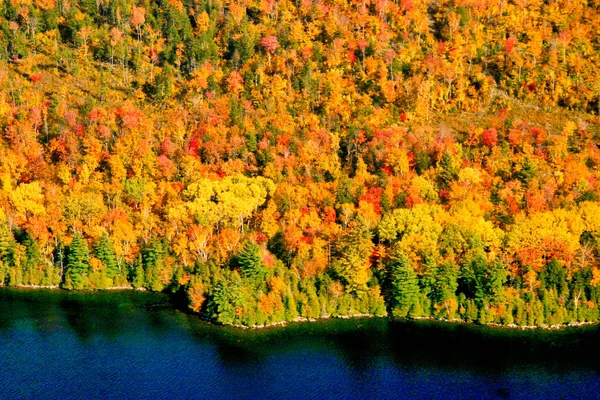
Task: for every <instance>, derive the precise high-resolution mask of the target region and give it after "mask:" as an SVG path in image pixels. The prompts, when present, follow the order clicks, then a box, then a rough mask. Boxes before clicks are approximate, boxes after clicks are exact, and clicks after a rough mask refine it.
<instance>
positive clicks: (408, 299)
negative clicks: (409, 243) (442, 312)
mask: <svg viewBox="0 0 600 400" xmlns="http://www.w3.org/2000/svg"><path fill="white" fill-rule="evenodd" d="M388 268H389V273H390V280H391V294H392V296H393V303H392V304H393V306H392V313H393V314H394V315H396V316H399V317H406V316H409V315H410V316H412V314H414V312H415V311H416V309H417V308H418V306H419V296H420V293H419V284H418V280H417V274H416V273H415V270H414V268H413V266H412V263H411V262H410V259H409V258H408V257H407V256H406V255H404V254H398V255H396V256H395V257H394V258H393V259H392V261H391V262H390V263H389V267H388Z"/></svg>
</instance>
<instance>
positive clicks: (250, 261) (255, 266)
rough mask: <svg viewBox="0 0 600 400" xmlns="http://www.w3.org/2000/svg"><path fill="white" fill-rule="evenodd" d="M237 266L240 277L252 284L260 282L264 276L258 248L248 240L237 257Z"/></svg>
mask: <svg viewBox="0 0 600 400" xmlns="http://www.w3.org/2000/svg"><path fill="white" fill-rule="evenodd" d="M238 264H239V266H240V272H241V273H242V277H244V278H248V279H250V280H251V281H253V282H260V281H262V279H263V278H264V276H265V273H266V271H265V267H264V265H263V263H262V259H261V257H260V247H259V246H258V245H257V244H256V243H254V242H253V241H251V240H249V241H247V242H246V244H245V245H244V247H243V248H242V250H241V251H240V254H239V255H238Z"/></svg>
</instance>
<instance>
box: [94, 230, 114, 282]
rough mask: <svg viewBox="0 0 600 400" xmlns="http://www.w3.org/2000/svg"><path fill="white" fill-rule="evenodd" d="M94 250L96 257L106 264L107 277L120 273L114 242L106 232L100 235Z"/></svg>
mask: <svg viewBox="0 0 600 400" xmlns="http://www.w3.org/2000/svg"><path fill="white" fill-rule="evenodd" d="M94 250H95V256H96V258H98V259H99V260H100V261H102V264H103V265H104V268H105V270H106V276H107V277H109V278H111V279H112V278H113V277H114V276H115V275H117V274H119V272H120V271H119V266H118V264H117V256H116V254H115V250H114V249H113V245H112V242H111V241H110V239H109V238H108V235H107V234H106V233H105V234H103V235H102V236H100V239H99V240H98V243H97V244H96V248H95V249H94Z"/></svg>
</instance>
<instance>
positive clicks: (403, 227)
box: [0, 0, 600, 325]
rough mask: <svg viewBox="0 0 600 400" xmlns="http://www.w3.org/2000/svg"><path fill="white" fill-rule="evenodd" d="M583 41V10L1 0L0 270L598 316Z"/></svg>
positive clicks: (231, 301) (441, 307)
mask: <svg viewBox="0 0 600 400" xmlns="http://www.w3.org/2000/svg"><path fill="white" fill-rule="evenodd" d="M599 30H600V5H598V4H597V2H593V1H589V2H577V1H549V2H541V1H529V2H519V1H517V2H512V1H510V2H502V1H491V0H490V1H485V0H483V1H479V2H473V1H446V0H444V1H435V2H433V1H417V0H412V1H410V0H409V1H396V2H394V1H372V0H363V1H359V2H357V1H348V0H336V1H333V0H322V1H312V0H303V1H291V0H280V1H277V0H275V1H255V0H236V1H230V0H220V1H216V0H215V1H208V0H173V1H154V2H147V1H132V0H124V1H120V2H110V1H109V2H89V1H81V0H73V1H69V2H55V1H53V0H44V1H37V2H31V1H5V2H3V3H2V4H1V5H0V44H1V46H0V283H1V284H4V285H15V286H19V285H41V286H60V287H63V288H66V289H104V288H109V287H123V288H146V289H149V290H154V291H169V292H177V291H182V292H185V293H186V294H187V296H188V299H189V302H190V307H191V308H192V309H193V310H194V311H197V312H200V313H203V314H204V315H207V316H209V317H210V318H212V319H214V320H216V321H219V322H222V323H228V324H244V325H261V324H264V323H270V322H278V321H284V320H293V319H295V318H297V317H303V318H318V317H321V316H325V315H333V316H337V315H353V314H386V313H389V314H391V315H394V316H400V317H420V316H435V317H439V318H448V319H453V318H460V319H463V320H467V321H477V322H480V323H487V322H498V323H504V324H510V323H516V324H519V325H550V324H561V323H566V322H571V321H597V320H598V319H600V314H599V311H598V307H596V305H597V304H598V302H599V301H600V290H599V287H600V283H599V282H600V273H599V272H598V271H599V269H598V268H599V265H598V260H599V257H600V249H599V247H598V246H599V245H600V242H599V240H600V205H599V204H598V198H599V197H598V195H599V190H600V174H599V172H598V166H599V165H600V149H599V148H598V146H599V144H600V129H599V123H600V75H599V74H598V73H597V66H598V65H599V64H600V42H599V41H598V40H597V32H598V31H599Z"/></svg>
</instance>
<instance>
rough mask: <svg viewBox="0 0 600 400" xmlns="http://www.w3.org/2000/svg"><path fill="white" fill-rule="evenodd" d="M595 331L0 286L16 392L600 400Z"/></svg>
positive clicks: (0, 353) (0, 343)
mask: <svg viewBox="0 0 600 400" xmlns="http://www.w3.org/2000/svg"><path fill="white" fill-rule="evenodd" d="M599 337H600V336H599V332H598V328H597V327H584V328H581V329H568V330H564V331H560V332H542V331H514V330H506V329H492V328H483V327H476V326H468V325H460V324H440V323H435V322H417V323H393V322H390V321H388V320H387V319H384V318H377V319H358V320H357V319H355V320H330V321H322V322H316V323H298V324H291V325H290V326H288V327H286V328H273V329H265V330H260V331H248V330H239V329H235V328H228V327H219V326H214V325H212V324H209V323H206V322H203V321H201V320H199V319H198V318H197V317H195V316H193V315H188V314H186V313H184V312H180V311H177V310H176V309H175V308H174V307H173V306H172V304H171V303H170V301H169V298H168V297H167V296H165V295H157V294H149V293H140V292H133V291H126V292H110V293H109V292H102V293H87V294H85V293H84V294H82V293H68V292H62V291H25V290H14V289H2V290H0V382H2V390H0V397H1V398H7V399H16V398H19V399H20V398H35V399H40V398H41V399H44V398H51V399H71V398H73V399H75V398H77V399H81V398H87V399H92V398H105V399H113V398H114V399H137V398H157V399H192V398H206V399H231V398H242V399H250V398H273V399H281V398H290V399H295V398H323V397H330V398H369V399H372V398H378V399H387V398H415V399H434V398H444V399H486V398H489V399H536V398H539V399H562V398H564V399H567V398H580V399H586V398H589V399H594V398H598V397H599V396H600V375H599V371H600V369H599V360H600V357H599V356H600V352H599V351H598V346H597V343H598V338H599Z"/></svg>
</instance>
